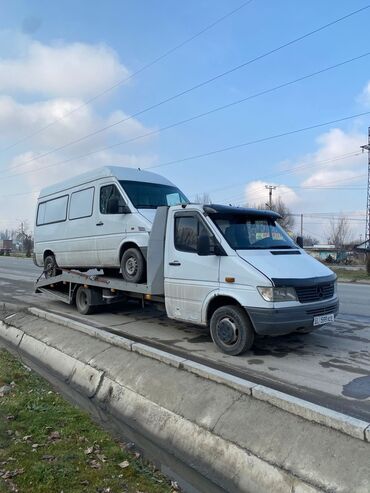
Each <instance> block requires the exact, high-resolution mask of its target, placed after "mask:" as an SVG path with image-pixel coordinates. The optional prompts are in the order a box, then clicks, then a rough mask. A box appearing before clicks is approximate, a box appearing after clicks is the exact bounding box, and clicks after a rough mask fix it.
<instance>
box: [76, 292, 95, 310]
mask: <svg viewBox="0 0 370 493" xmlns="http://www.w3.org/2000/svg"><path fill="white" fill-rule="evenodd" d="M91 303H92V293H91V289H89V288H85V287H84V286H80V287H79V288H78V289H77V292H76V307H77V310H78V312H79V313H81V314H82V315H90V314H91V313H94V311H95V309H96V306H95V305H92V304H91Z"/></svg>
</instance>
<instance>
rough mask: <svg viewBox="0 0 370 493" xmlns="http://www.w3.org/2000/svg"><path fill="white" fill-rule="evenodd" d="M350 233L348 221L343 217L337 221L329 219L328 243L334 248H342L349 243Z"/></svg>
mask: <svg viewBox="0 0 370 493" xmlns="http://www.w3.org/2000/svg"><path fill="white" fill-rule="evenodd" d="M351 237H352V231H351V227H350V225H349V221H348V219H347V218H346V217H345V216H342V217H340V218H339V219H337V220H335V219H331V220H330V227H329V242H330V243H331V244H333V245H335V247H336V248H343V247H344V245H346V244H347V243H349V242H350V241H351Z"/></svg>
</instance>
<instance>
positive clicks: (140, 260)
mask: <svg viewBox="0 0 370 493" xmlns="http://www.w3.org/2000/svg"><path fill="white" fill-rule="evenodd" d="M121 272H122V277H123V279H124V280H125V281H127V282H134V283H140V282H142V281H143V280H144V275H145V260H144V257H143V255H142V253H141V252H140V250H138V249H137V248H129V249H128V250H126V251H125V253H124V254H123V255H122V259H121Z"/></svg>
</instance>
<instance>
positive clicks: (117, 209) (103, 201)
mask: <svg viewBox="0 0 370 493" xmlns="http://www.w3.org/2000/svg"><path fill="white" fill-rule="evenodd" d="M125 205H126V203H125V201H124V200H123V197H122V195H121V194H120V192H119V190H118V188H117V187H116V185H113V184H112V185H105V186H104V187H101V189H100V212H101V213H102V214H122V212H123V208H124V207H125Z"/></svg>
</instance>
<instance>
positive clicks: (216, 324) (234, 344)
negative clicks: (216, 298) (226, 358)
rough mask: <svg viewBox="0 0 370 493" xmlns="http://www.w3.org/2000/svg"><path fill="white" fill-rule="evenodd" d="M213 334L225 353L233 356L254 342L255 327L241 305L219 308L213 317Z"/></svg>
mask: <svg viewBox="0 0 370 493" xmlns="http://www.w3.org/2000/svg"><path fill="white" fill-rule="evenodd" d="M210 329H211V336H212V339H213V342H214V343H215V344H216V346H217V347H218V348H219V349H221V351H222V352H223V353H226V354H229V355H231V356H237V355H238V354H242V353H245V352H246V351H248V350H249V349H250V348H251V347H252V346H253V342H254V335H255V334H254V329H253V326H252V324H251V321H250V320H249V317H248V315H247V313H246V312H245V310H244V309H243V308H242V307H241V306H237V305H228V306H222V307H220V308H217V310H215V312H214V313H213V315H212V317H211V323H210Z"/></svg>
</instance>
